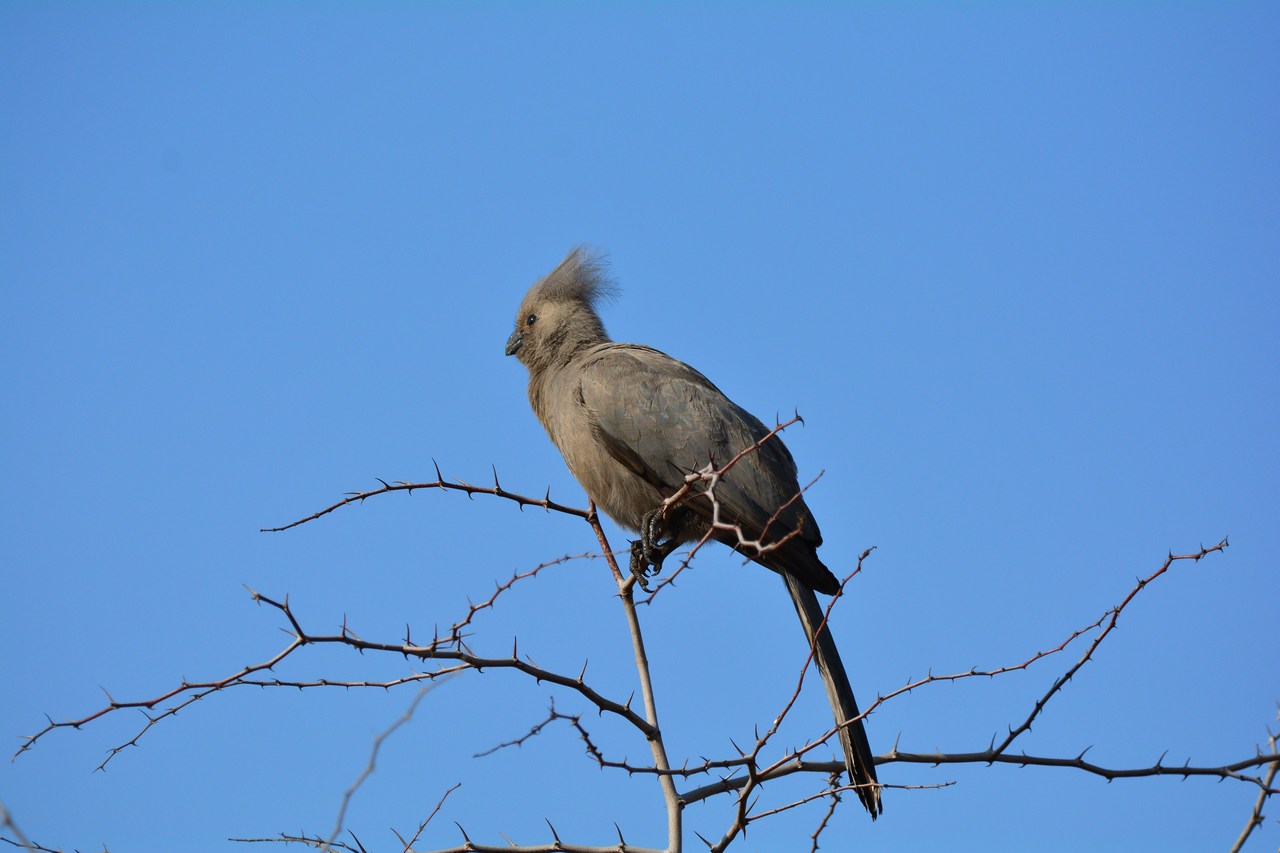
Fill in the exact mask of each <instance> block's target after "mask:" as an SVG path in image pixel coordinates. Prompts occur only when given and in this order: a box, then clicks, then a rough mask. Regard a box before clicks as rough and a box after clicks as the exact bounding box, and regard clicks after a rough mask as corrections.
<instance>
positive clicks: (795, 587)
mask: <svg viewBox="0 0 1280 853" xmlns="http://www.w3.org/2000/svg"><path fill="white" fill-rule="evenodd" d="M781 575H782V577H783V579H784V580H785V581H786V583H787V591H788V592H790V593H791V601H792V603H793V604H795V606H796V613H797V614H798V615H799V616H800V622H801V624H802V625H804V633H805V636H806V637H808V638H809V643H810V645H811V646H812V647H813V651H814V655H813V657H814V661H815V662H816V663H817V664H818V672H819V673H821V675H822V681H823V683H824V684H825V685H826V687H827V698H828V699H829V700H830V701H831V711H832V713H833V714H834V715H835V720H836V725H837V726H838V727H839V734H840V745H841V746H842V747H843V748H844V762H845V766H846V767H848V769H849V778H850V780H851V781H852V784H854V785H858V786H859V787H858V788H857V789H856V792H857V794H858V799H860V800H862V805H864V806H866V809H867V811H868V812H870V813H871V819H872V820H875V819H876V817H877V816H878V815H879V814H880V813H881V812H882V811H883V810H884V808H883V806H882V805H881V803H880V784H879V781H878V780H877V779H876V765H875V761H874V760H873V759H872V757H871V745H870V744H869V743H868V742H867V732H866V730H865V729H864V728H863V727H862V720H860V719H858V717H859V711H858V703H857V700H855V699H854V698H853V688H851V687H850V686H849V676H848V675H847V674H846V673H845V671H844V664H843V663H841V662H840V653H839V652H838V651H837V650H836V642H835V640H834V639H832V637H831V632H830V631H829V630H827V628H826V626H825V625H823V619H824V618H825V614H824V613H823V610H822V606H821V605H820V604H819V603H818V597H817V595H815V594H814V592H813V590H811V589H809V587H807V586H806V585H805V584H804V583H803V582H802V581H800V580H799V579H797V578H795V577H793V576H792V575H791V573H790V572H786V571H784V572H781ZM819 628H821V632H819ZM850 720H854V721H855V722H852V723H850V722H849V721H850Z"/></svg>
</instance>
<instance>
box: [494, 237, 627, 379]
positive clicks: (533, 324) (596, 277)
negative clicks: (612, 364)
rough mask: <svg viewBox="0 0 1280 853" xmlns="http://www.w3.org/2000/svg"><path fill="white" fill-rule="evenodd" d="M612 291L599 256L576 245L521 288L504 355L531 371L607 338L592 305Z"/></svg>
mask: <svg viewBox="0 0 1280 853" xmlns="http://www.w3.org/2000/svg"><path fill="white" fill-rule="evenodd" d="M612 295H613V285H612V284H611V283H610V281H609V280H608V278H607V277H606V276H605V274H604V260H603V258H602V257H601V256H600V255H598V254H595V253H592V252H589V251H587V250H586V249H584V248H583V247H581V246H579V247H577V248H576V249H574V250H573V251H571V252H570V253H569V254H568V255H567V256H566V257H565V259H564V260H563V261H561V262H560V264H559V265H558V266H557V267H556V268H555V269H553V270H552V271H551V272H549V273H548V274H547V275H546V276H545V277H543V278H541V279H539V280H538V281H537V282H535V283H534V285H533V287H531V288H529V292H528V293H527V294H525V297H524V301H522V302H521V303H520V310H519V311H517V312H516V324H515V331H513V332H512V333H511V337H509V338H507V350H506V352H507V355H514V356H515V357H516V358H518V359H520V361H521V362H523V363H524V364H525V366H526V367H528V368H529V370H530V371H531V372H533V371H538V370H542V369H545V368H547V367H550V366H551V365H554V364H557V363H561V364H562V363H566V362H568V361H569V360H570V359H572V358H573V355H574V354H575V353H577V352H579V351H581V350H582V349H584V348H586V347H590V346H594V345H595V344H598V343H604V342H605V341H608V340H609V336H608V335H607V334H606V333H605V330H604V325H603V324H602V323H601V322H600V315H599V314H597V313H596V305H597V304H598V303H599V301H600V300H601V299H604V298H608V297H610V296H612Z"/></svg>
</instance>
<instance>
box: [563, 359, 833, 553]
mask: <svg viewBox="0 0 1280 853" xmlns="http://www.w3.org/2000/svg"><path fill="white" fill-rule="evenodd" d="M580 388H581V394H582V402H583V405H584V406H585V407H586V409H587V411H588V414H589V416H590V417H591V419H592V429H593V431H594V432H595V434H596V437H597V439H599V440H600V442H601V443H602V444H603V445H604V446H605V447H606V448H607V450H608V452H609V453H610V455H612V456H613V458H615V459H617V460H618V461H619V462H620V463H622V464H623V465H626V466H627V467H628V468H629V469H630V470H631V471H633V472H635V473H636V474H637V475H638V476H640V477H642V478H644V479H645V480H646V481H647V482H649V483H650V484H651V485H653V486H654V487H655V488H657V489H658V490H659V491H660V492H663V493H664V494H674V493H675V492H676V491H677V490H679V489H680V487H681V486H682V485H684V482H685V480H684V478H685V475H686V474H688V473H690V472H692V471H696V470H700V469H702V468H704V467H706V465H707V464H708V463H709V462H710V463H714V464H715V466H716V467H717V468H719V467H722V466H723V465H725V464H726V463H727V462H729V461H730V460H731V459H733V458H734V457H735V456H737V455H738V454H739V453H740V452H741V451H742V450H744V449H745V448H747V447H750V446H751V445H753V444H755V443H757V442H759V441H761V440H762V439H764V438H765V437H766V436H767V435H768V433H769V430H768V428H766V427H765V426H764V424H762V423H761V422H760V421H759V420H758V419H756V418H755V417H754V416H752V415H751V414H750V413H748V412H747V411H745V410H744V409H742V408H741V407H739V406H738V405H736V404H735V403H733V401H731V400H730V399H729V398H728V397H726V396H725V395H724V394H723V393H722V392H721V391H720V389H719V388H717V387H716V386H715V385H713V384H712V383H711V381H710V380H708V379H707V378H706V377H705V376H703V375H702V374H701V373H699V372H698V371H696V370H694V369H693V368H692V367H689V366H688V365H687V364H684V363H683V362H680V361H677V360H676V359H674V358H671V357H670V356H668V355H666V354H664V353H661V352H659V351H657V350H655V349H650V348H649V347H643V346H638V345H635V344H607V345H605V346H601V347H599V348H597V349H596V350H595V351H594V352H593V353H591V354H590V356H589V357H588V358H587V359H585V360H584V363H583V369H582V373H581V386H580ZM799 492H800V487H799V485H798V483H797V481H796V465H795V461H794V460H793V459H792V458H791V454H790V452H789V451H788V450H787V448H786V446H785V445H784V444H783V443H782V441H781V440H780V439H779V438H777V437H776V436H775V437H772V438H769V439H768V440H767V441H765V442H764V444H763V445H762V446H761V447H760V448H759V449H758V450H755V451H753V452H751V453H749V454H747V455H746V456H744V457H743V458H742V459H741V460H739V461H738V462H737V463H736V464H735V465H734V467H733V468H732V469H731V470H730V471H729V472H728V473H727V474H726V476H725V477H724V478H723V479H722V480H721V481H720V483H719V485H718V486H717V487H716V493H715V497H716V500H717V502H718V503H719V505H720V518H721V520H722V521H727V522H731V523H734V524H738V525H740V526H741V527H742V528H743V532H744V533H745V534H746V535H747V537H748V538H756V537H758V536H759V535H760V533H761V532H762V531H765V528H766V525H768V530H767V539H768V540H769V541H775V540H776V539H778V538H781V537H782V536H783V535H785V534H786V533H789V532H791V531H793V530H797V529H798V530H799V531H800V533H799V536H800V538H802V539H803V540H805V541H806V543H807V544H808V545H809V546H810V547H811V548H812V547H816V546H817V545H819V544H820V543H821V542H822V538H821V535H820V534H819V532H818V527H817V524H816V523H815V522H814V521H813V517H812V516H811V515H810V513H809V511H808V508H807V507H805V505H804V501H803V499H800V498H797V495H799ZM793 499H795V500H794V501H793ZM789 501H791V503H790V505H788V502H789ZM688 506H689V509H690V510H692V511H694V512H695V513H697V514H698V515H700V516H703V517H704V518H706V519H710V518H711V505H710V502H709V501H706V500H694V501H692V502H690V503H689V505H688ZM780 508H782V509H781V511H780V512H779V509H780ZM775 512H776V513H778V517H777V518H776V519H773V521H772V522H771V521H770V519H771V518H773V516H774V514H775Z"/></svg>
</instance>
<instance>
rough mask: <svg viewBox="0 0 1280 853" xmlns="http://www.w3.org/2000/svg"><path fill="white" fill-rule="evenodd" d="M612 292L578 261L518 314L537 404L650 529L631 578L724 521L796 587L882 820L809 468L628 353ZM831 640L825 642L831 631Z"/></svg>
mask: <svg viewBox="0 0 1280 853" xmlns="http://www.w3.org/2000/svg"><path fill="white" fill-rule="evenodd" d="M611 291H612V286H611V284H610V282H609V281H608V279H607V278H606V277H605V275H604V271H603V267H602V261H601V259H600V258H599V256H597V255H593V254H591V253H589V252H588V251H586V250H584V249H583V248H581V247H579V248H577V249H574V250H573V251H572V252H570V253H569V255H568V256H567V257H566V258H565V259H564V260H563V261H561V262H560V265H559V266H557V267H556V268H555V269H554V270H552V271H551V272H550V273H549V274H547V276H546V277H544V278H542V279H540V280H539V281H537V282H535V283H534V285H533V287H531V288H530V289H529V292H528V294H526V296H525V297H524V301H523V302H522V303H521V304H520V310H519V312H518V313H517V314H516V324H515V331H514V332H512V333H511V337H510V338H508V340H507V349H506V352H507V355H514V356H515V357H516V358H518V359H519V360H520V361H521V362H523V363H524V365H525V366H526V367H527V368H528V369H529V402H530V403H531V404H532V406H533V411H534V413H535V414H536V415H537V416H538V420H540V421H541V422H542V425H543V426H544V427H546V430H547V434H548V435H550V436H551V441H552V442H553V443H554V444H555V446H556V447H557V448H558V449H559V450H560V453H561V454H562V455H563V456H564V460H565V462H566V463H568V465H569V470H570V471H571V472H572V473H573V476H574V477H576V478H577V480H578V482H579V483H581V484H582V487H583V489H585V490H586V492H587V495H588V496H589V497H590V498H591V499H592V500H593V501H595V503H596V505H597V506H599V507H600V508H601V509H603V510H604V511H605V512H606V513H608V514H609V516H610V517H611V518H613V520H614V521H616V522H617V523H618V524H619V525H621V526H622V527H624V528H627V529H628V530H634V531H639V532H640V534H641V536H640V539H638V540H636V541H634V542H633V543H632V560H631V568H632V571H633V572H635V573H636V575H637V579H638V580H640V581H641V583H642V584H643V582H644V576H645V574H646V572H647V570H648V568H649V567H650V566H652V567H653V570H654V571H655V572H656V571H657V570H659V569H660V568H661V565H662V560H663V558H664V557H666V556H667V555H668V554H669V553H670V552H671V551H672V550H674V549H675V548H676V547H677V546H678V545H679V544H681V543H687V542H691V541H697V540H698V539H700V538H702V537H703V536H704V535H705V534H706V533H707V532H708V530H711V529H712V526H713V525H712V520H713V509H714V508H718V513H719V514H718V520H719V521H720V522H721V523H723V524H729V525H737V527H738V529H739V530H740V531H741V532H742V534H743V537H745V539H746V540H747V541H753V540H762V541H764V542H765V543H766V547H765V548H764V549H760V548H754V547H751V546H746V545H744V544H743V541H742V538H740V537H739V536H738V533H737V531H733V530H729V529H721V527H720V525H716V529H715V530H714V531H712V536H713V538H715V539H717V540H719V541H721V542H724V543H725V544H727V545H728V546H729V547H731V548H735V549H738V550H739V551H740V552H741V553H743V555H744V556H746V557H748V558H750V559H752V560H754V561H755V562H757V563H759V564H761V565H763V566H765V567H766V568H768V569H772V570H773V571H775V572H777V573H778V574H779V575H781V576H782V579H783V580H784V581H785V582H786V585H787V591H788V592H789V593H790V595H791V601H792V603H794V604H795V608H796V613H798V614H799V616H800V621H801V623H802V624H803V625H804V630H805V635H806V636H807V637H808V638H809V642H810V643H811V644H812V646H813V648H814V651H815V655H814V657H815V659H816V661H817V664H818V670H819V671H820V672H821V674H822V678H823V681H824V682H825V684H826V688H827V697H828V699H830V701H831V709H832V711H833V712H834V714H835V720H836V725H837V726H838V727H839V736H840V743H841V745H842V747H843V749H844V757H845V765H846V766H847V767H848V770H849V776H850V779H851V780H852V781H853V783H854V784H856V785H858V786H859V787H858V788H857V789H856V790H857V794H858V797H859V798H860V799H861V800H862V804H863V805H864V806H866V808H867V811H868V812H870V813H871V817H872V819H875V817H876V816H877V815H878V814H879V813H880V812H881V810H882V807H881V804H880V786H879V783H878V782H877V780H876V769H875V762H874V761H873V759H872V757H871V748H870V746H869V745H868V743H867V735H866V731H865V730H864V729H863V726H862V721H861V720H860V719H858V717H859V713H858V704H857V702H856V701H855V700H854V697H853V690H852V688H850V686H849V677H848V675H846V673H845V670H844V665H843V664H842V663H841V662H840V654H839V652H838V651H837V650H836V644H835V640H833V639H832V637H831V632H830V631H829V630H827V629H826V628H825V627H824V626H823V618H824V614H823V609H822V607H821V605H820V604H819V603H818V598H817V596H816V595H815V594H814V593H815V591H816V592H821V593H825V594H827V595H833V594H835V593H836V592H837V591H838V589H839V586H840V585H839V582H838V581H837V580H836V577H835V575H833V574H832V573H831V572H830V570H828V569H827V567H826V566H825V565H823V564H822V561H821V560H819V559H818V553H817V550H818V546H819V545H821V544H822V534H821V533H819V532H818V523H817V522H816V521H815V520H814V518H813V514H812V513H811V512H810V511H809V508H808V506H806V505H805V502H804V498H803V496H802V495H801V491H800V485H799V482H798V480H797V479H796V464H795V461H794V460H793V459H792V458H791V453H790V452H789V451H788V450H787V448H786V446H785V445H784V444H783V443H782V439H780V438H779V437H778V436H776V435H774V436H772V437H770V436H769V432H770V430H769V429H768V428H767V427H765V425H764V424H762V423H761V422H760V421H759V420H758V419H757V418H755V417H754V416H752V415H751V414H749V413H748V412H746V411H745V410H743V409H742V408H741V407H739V406H737V405H736V404H734V403H733V401H731V400H730V399H729V398H728V397H726V396H725V395H724V394H723V393H722V392H721V391H720V389H719V388H717V387H716V386H715V385H713V384H711V381H710V380H708V379H707V378H706V377H705V376H703V375H702V374H701V373H699V372H698V371H696V370H694V369H693V368H692V367H690V366H689V365H687V364H684V363H683V362H681V361H677V360H676V359H674V358H672V357H671V356H669V355H666V354H665V353H661V352H659V351H658V350H656V349H652V348H650V347H646V346H641V345H639V344H625V343H615V342H613V341H612V340H610V339H609V336H608V334H606V333H605V329H604V324H603V323H601V321H600V315H599V313H598V312H597V306H598V305H599V303H600V301H601V299H602V298H603V297H605V296H608V295H610V293H611ZM756 444H759V445H760V446H759V448H758V449H756V450H754V451H751V452H749V453H747V454H746V455H744V456H742V458H741V459H739V460H738V461H737V463H736V464H734V466H733V467H732V468H730V469H729V470H728V471H727V472H726V473H725V474H724V475H723V477H722V478H721V479H720V480H719V481H718V483H717V484H716V485H715V489H714V507H713V503H712V500H710V499H708V497H707V496H706V495H705V494H700V493H698V492H697V491H696V490H695V493H694V494H691V495H690V496H689V497H688V498H687V499H685V500H683V501H682V502H680V503H679V504H677V505H675V506H673V507H670V508H668V510H667V512H666V513H665V514H664V513H663V502H664V501H665V500H666V499H667V498H669V497H671V496H672V495H674V494H675V493H676V492H678V491H679V490H680V489H681V487H682V486H684V485H685V482H686V479H685V478H686V476H687V475H688V474H690V473H691V472H695V471H699V470H703V469H705V468H706V466H707V465H708V464H709V463H710V464H712V465H714V466H715V467H716V468H721V467H723V466H724V465H725V464H726V463H728V462H729V461H730V460H732V459H734V457H736V456H738V455H739V454H740V453H741V452H742V451H743V450H745V449H747V448H750V447H752V446H753V445H756ZM819 629H821V630H819Z"/></svg>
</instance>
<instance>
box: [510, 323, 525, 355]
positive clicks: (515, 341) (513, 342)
mask: <svg viewBox="0 0 1280 853" xmlns="http://www.w3.org/2000/svg"><path fill="white" fill-rule="evenodd" d="M522 346H524V337H523V336H522V335H521V334H520V330H519V329H517V330H516V331H514V332H512V333H511V337H509V338H507V355H515V354H516V353H517V352H519V351H520V347H522Z"/></svg>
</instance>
